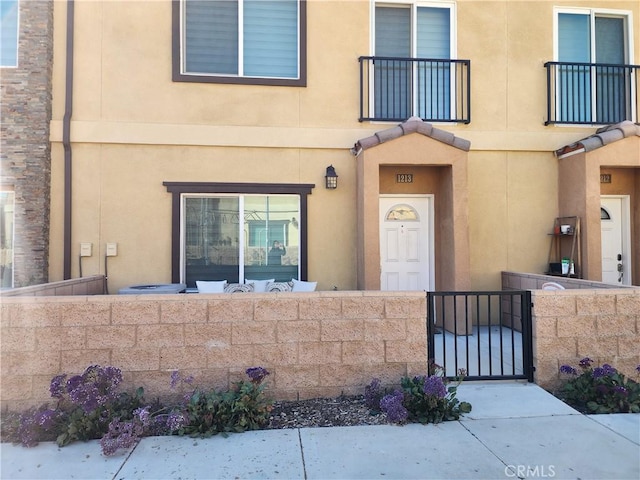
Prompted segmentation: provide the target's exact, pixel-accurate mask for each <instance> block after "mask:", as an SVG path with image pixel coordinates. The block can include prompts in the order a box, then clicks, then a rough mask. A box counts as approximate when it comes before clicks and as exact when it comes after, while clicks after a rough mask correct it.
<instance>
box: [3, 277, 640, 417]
mask: <svg viewBox="0 0 640 480" xmlns="http://www.w3.org/2000/svg"><path fill="white" fill-rule="evenodd" d="M36 295H37V294H36ZM532 301H533V312H532V313H533V319H532V324H533V349H534V365H535V367H536V371H535V381H536V383H538V384H539V385H541V386H542V387H544V388H547V389H550V390H552V389H553V388H555V386H557V384H558V381H559V375H558V369H559V367H560V366H561V365H562V364H572V365H574V366H577V364H578V362H579V360H580V359H581V358H583V357H585V356H589V357H591V358H592V359H593V360H594V361H596V362H597V363H598V364H602V363H610V364H611V365H613V366H614V367H616V368H618V369H619V370H620V371H622V372H623V373H625V374H626V375H628V376H630V377H631V378H637V376H636V371H635V368H636V366H637V365H638V364H639V363H640V289H638V288H627V289H608V290H604V289H581V290H578V289H573V290H563V291H542V290H533V291H532ZM0 325H1V331H0V345H1V347H2V348H1V353H2V357H1V359H0V366H1V376H0V401H1V405H2V409H3V410H6V409H11V410H21V409H24V408H25V407H27V406H30V405H38V404H40V403H44V402H47V401H50V400H51V399H50V397H49V382H50V380H51V378H52V377H53V376H55V375H58V374H60V373H69V374H78V373H81V372H82V371H83V370H84V369H85V368H86V367H87V366H89V365H93V364H100V365H113V366H116V367H119V368H121V369H122V370H123V373H124V377H125V385H124V387H125V388H135V387H139V386H142V387H144V388H145V391H146V392H147V395H148V396H151V398H155V397H156V396H159V397H164V396H168V395H170V394H172V393H174V392H172V391H171V390H170V375H171V372H173V371H174V370H178V371H180V372H181V373H182V374H183V375H185V376H186V375H193V376H194V377H195V378H196V383H197V384H199V385H202V386H207V387H216V388H228V387H229V385H230V383H231V382H233V381H235V380H238V379H240V378H243V377H244V370H245V369H246V368H248V367H251V366H263V367H266V368H267V369H268V370H269V371H270V372H271V373H272V374H271V375H270V376H269V377H268V391H269V394H270V395H271V396H272V398H275V399H295V398H312V397H331V396H336V395H339V394H341V393H345V394H359V393H363V390H364V386H365V385H367V384H368V383H369V382H370V381H371V379H372V378H374V377H378V378H380V379H381V380H382V382H383V384H385V385H394V384H397V383H398V381H399V379H400V377H402V376H404V375H411V376H412V375H418V374H424V373H426V368H427V363H428V358H429V355H428V352H427V334H426V296H425V294H424V292H375V291H354V292H342V291H339V292H311V293H264V294H263V293H233V294H183V295H77V296H29V297H21V296H4V295H3V296H2V298H1V304H0Z"/></svg>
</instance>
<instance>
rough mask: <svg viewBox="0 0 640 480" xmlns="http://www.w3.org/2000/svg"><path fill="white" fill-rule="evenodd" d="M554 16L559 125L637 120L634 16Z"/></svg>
mask: <svg viewBox="0 0 640 480" xmlns="http://www.w3.org/2000/svg"><path fill="white" fill-rule="evenodd" d="M554 14H555V18H554V21H555V32H556V41H555V59H556V71H555V82H554V88H555V98H554V102H555V112H554V114H555V117H556V119H557V121H556V122H554V123H576V124H582V123H584V124H611V123H617V122H620V121H623V120H632V119H634V118H636V114H637V112H636V109H637V105H636V103H637V102H636V101H634V100H633V97H634V95H637V92H635V91H634V84H635V82H636V81H637V75H638V69H637V66H634V65H632V63H633V61H632V60H633V35H632V27H631V25H632V24H631V13H630V12H627V11H619V10H610V9H583V8H556V9H555V12H554ZM634 79H636V80H634Z"/></svg>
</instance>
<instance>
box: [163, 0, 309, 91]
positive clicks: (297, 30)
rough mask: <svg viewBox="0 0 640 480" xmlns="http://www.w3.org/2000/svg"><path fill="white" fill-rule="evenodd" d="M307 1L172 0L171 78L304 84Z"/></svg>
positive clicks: (193, 80)
mask: <svg viewBox="0 0 640 480" xmlns="http://www.w3.org/2000/svg"><path fill="white" fill-rule="evenodd" d="M305 49H306V0H174V3H173V79H174V81H190V82H212V83H246V84H261V85H292V86H304V85H305V82H306V51H305Z"/></svg>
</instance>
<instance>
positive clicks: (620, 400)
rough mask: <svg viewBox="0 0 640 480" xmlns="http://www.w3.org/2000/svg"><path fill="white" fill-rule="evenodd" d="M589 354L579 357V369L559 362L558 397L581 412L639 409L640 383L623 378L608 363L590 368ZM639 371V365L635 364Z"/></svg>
mask: <svg viewBox="0 0 640 480" xmlns="http://www.w3.org/2000/svg"><path fill="white" fill-rule="evenodd" d="M592 364H593V360H591V359H590V358H589V357H586V358H583V359H582V360H580V363H579V367H580V369H581V373H580V374H578V371H577V370H576V369H575V368H574V367H572V366H570V365H562V366H561V367H560V373H561V374H563V375H564V377H565V382H564V384H563V385H562V387H561V388H560V389H559V391H558V397H559V398H560V399H562V400H563V401H564V402H565V403H568V404H569V405H571V406H572V407H574V408H575V409H576V410H579V411H580V412H582V413H640V383H638V382H636V381H634V380H631V379H628V378H625V376H624V375H623V374H622V373H620V372H618V371H617V370H616V369H615V368H613V367H612V366H611V365H609V364H606V363H605V364H603V365H602V366H601V367H595V368H592ZM636 371H637V372H638V373H640V365H638V366H637V367H636Z"/></svg>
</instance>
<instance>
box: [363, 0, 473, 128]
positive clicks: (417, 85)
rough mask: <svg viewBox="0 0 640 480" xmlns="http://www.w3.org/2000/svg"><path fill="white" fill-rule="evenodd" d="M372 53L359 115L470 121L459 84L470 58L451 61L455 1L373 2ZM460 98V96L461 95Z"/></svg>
mask: <svg viewBox="0 0 640 480" xmlns="http://www.w3.org/2000/svg"><path fill="white" fill-rule="evenodd" d="M372 17H373V20H372V32H373V35H372V51H373V56H372V57H361V62H362V61H363V60H364V61H366V62H367V64H368V65H367V67H366V68H365V69H364V71H365V72H366V73H365V75H367V78H365V81H366V82H368V84H367V85H363V87H364V89H365V90H367V91H368V93H369V94H368V95H367V94H366V93H365V95H364V97H363V101H364V103H366V104H367V105H368V112H364V115H361V117H362V118H361V120H362V119H367V120H382V121H397V120H401V121H403V120H406V119H407V118H409V117H411V116H418V117H420V118H422V119H423V120H428V121H442V122H451V121H456V122H457V121H464V122H467V121H468V116H467V115H466V114H465V113H464V112H465V109H466V105H467V103H466V102H467V100H468V99H467V98H466V95H463V96H461V95H460V94H459V93H458V92H460V91H463V90H464V88H461V87H462V85H466V84H465V83H464V82H466V81H467V80H468V62H467V61H459V60H455V57H456V45H455V38H456V34H455V24H456V22H455V3H453V2H442V1H439V2H429V1H415V2H412V1H406V0H405V1H398V0H387V1H383V2H382V1H380V2H378V1H372ZM463 97H464V98H463Z"/></svg>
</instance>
